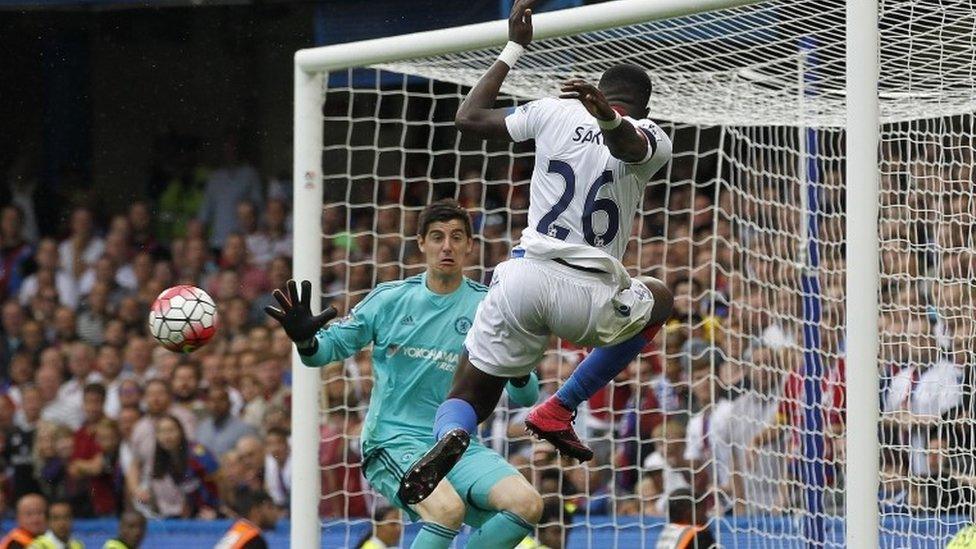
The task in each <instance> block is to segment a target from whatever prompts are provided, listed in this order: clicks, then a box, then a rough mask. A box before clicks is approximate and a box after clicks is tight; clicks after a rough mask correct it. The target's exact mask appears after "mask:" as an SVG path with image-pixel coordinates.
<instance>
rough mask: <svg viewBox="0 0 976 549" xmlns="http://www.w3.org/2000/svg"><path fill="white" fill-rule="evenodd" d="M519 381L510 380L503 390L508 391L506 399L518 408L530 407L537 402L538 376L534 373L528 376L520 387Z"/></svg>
mask: <svg viewBox="0 0 976 549" xmlns="http://www.w3.org/2000/svg"><path fill="white" fill-rule="evenodd" d="M518 383H519V381H518V380H515V379H511V380H509V382H508V385H506V386H505V390H506V391H508V398H509V399H511V401H512V402H514V403H515V404H518V405H519V406H532V405H533V404H535V403H536V401H537V400H539V376H537V375H535V372H532V373H531V374H529V379H528V381H526V382H525V383H523V384H522V385H518Z"/></svg>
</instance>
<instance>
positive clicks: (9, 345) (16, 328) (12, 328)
mask: <svg viewBox="0 0 976 549" xmlns="http://www.w3.org/2000/svg"><path fill="white" fill-rule="evenodd" d="M26 318H27V315H26V314H25V313H24V309H23V307H21V306H20V305H19V304H18V303H17V302H16V301H13V300H7V301H5V302H4V303H3V308H2V309H0V382H6V381H8V380H9V379H10V362H11V360H13V356H14V353H16V352H17V351H18V350H19V348H20V339H21V332H22V330H23V326H24V321H25V320H26Z"/></svg>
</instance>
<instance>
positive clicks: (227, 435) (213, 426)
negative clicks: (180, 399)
mask: <svg viewBox="0 0 976 549" xmlns="http://www.w3.org/2000/svg"><path fill="white" fill-rule="evenodd" d="M207 410H208V412H209V414H208V416H207V417H205V418H204V419H203V420H202V421H201V422H200V425H199V426H198V427H197V438H198V440H199V441H200V442H201V443H202V444H203V445H204V446H206V447H207V449H208V450H210V452H211V453H212V454H214V455H215V456H222V455H224V453H225V452H227V451H229V450H231V449H233V448H234V446H235V445H236V444H237V441H238V440H240V439H241V437H244V436H247V435H254V434H256V432H257V430H256V429H255V428H254V427H253V426H252V425H249V424H247V423H245V422H244V421H242V420H240V419H238V418H237V417H234V415H233V414H232V413H231V404H230V397H229V396H228V392H227V389H226V388H224V387H219V386H212V387H210V389H208V390H207Z"/></svg>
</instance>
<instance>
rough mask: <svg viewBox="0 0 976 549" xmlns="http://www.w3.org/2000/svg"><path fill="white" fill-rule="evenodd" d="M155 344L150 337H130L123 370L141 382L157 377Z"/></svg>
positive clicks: (126, 347) (124, 356)
mask: <svg viewBox="0 0 976 549" xmlns="http://www.w3.org/2000/svg"><path fill="white" fill-rule="evenodd" d="M152 351H153V344H152V340H150V339H149V338H148V337H130V338H129V341H128V342H127V343H126V344H125V353H124V354H123V361H122V371H123V372H125V375H126V377H131V378H133V379H135V380H136V381H138V382H140V383H145V382H146V381H149V380H150V379H152V378H154V377H157V372H156V369H155V368H154V367H153V360H152Z"/></svg>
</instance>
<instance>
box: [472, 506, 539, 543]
mask: <svg viewBox="0 0 976 549" xmlns="http://www.w3.org/2000/svg"><path fill="white" fill-rule="evenodd" d="M533 528H534V527H533V526H532V525H531V524H529V523H528V522H526V521H525V519H523V518H522V517H520V516H518V515H516V514H514V513H509V512H508V511H501V512H499V513H497V514H495V516H493V517H491V518H490V519H488V521H487V522H485V523H484V524H482V525H481V528H478V529H477V530H475V531H474V533H472V534H471V537H470V538H469V539H468V544H467V545H466V546H465V547H467V548H468V549H495V548H499V547H504V548H505V549H511V548H512V547H515V546H516V545H518V544H519V543H521V541H522V540H523V539H525V536H527V535H529V533H530V532H532V530H533Z"/></svg>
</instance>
